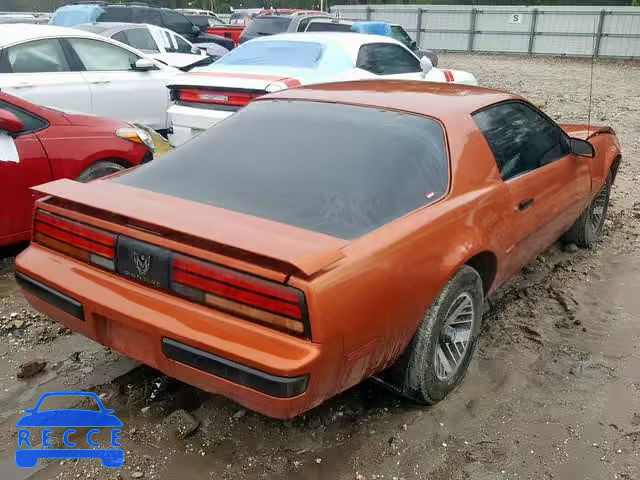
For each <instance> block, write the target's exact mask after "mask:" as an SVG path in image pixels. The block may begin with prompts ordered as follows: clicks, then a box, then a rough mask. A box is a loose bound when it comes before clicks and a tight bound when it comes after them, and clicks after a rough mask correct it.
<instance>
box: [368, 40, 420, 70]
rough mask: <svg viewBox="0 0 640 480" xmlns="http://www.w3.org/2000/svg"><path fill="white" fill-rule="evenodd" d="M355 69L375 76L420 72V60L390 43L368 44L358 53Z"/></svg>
mask: <svg viewBox="0 0 640 480" xmlns="http://www.w3.org/2000/svg"><path fill="white" fill-rule="evenodd" d="M356 67H357V68H361V69H362V70H366V71H368V72H371V73H375V74H376V75H395V74H399V73H413V72H421V71H422V70H421V69H420V60H418V59H417V58H416V57H415V55H413V54H412V53H411V52H408V51H406V50H405V49H404V48H402V47H401V46H399V45H393V44H391V43H369V44H366V45H362V46H361V47H360V51H359V52H358V61H357V62H356Z"/></svg>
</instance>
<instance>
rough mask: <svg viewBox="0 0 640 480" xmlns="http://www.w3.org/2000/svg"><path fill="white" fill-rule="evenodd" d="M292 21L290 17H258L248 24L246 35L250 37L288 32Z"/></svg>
mask: <svg viewBox="0 0 640 480" xmlns="http://www.w3.org/2000/svg"><path fill="white" fill-rule="evenodd" d="M290 23H291V18H290V17H256V18H254V19H253V20H251V22H250V23H249V24H248V25H247V28H245V30H244V35H245V36H248V37H255V36H260V35H275V34H276V33H282V32H286V31H287V29H288V28H289V24H290Z"/></svg>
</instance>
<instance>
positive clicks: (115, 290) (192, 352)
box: [16, 245, 344, 419]
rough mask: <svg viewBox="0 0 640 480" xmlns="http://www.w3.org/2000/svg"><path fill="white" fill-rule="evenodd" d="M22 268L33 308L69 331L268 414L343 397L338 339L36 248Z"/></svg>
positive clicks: (20, 262)
mask: <svg viewBox="0 0 640 480" xmlns="http://www.w3.org/2000/svg"><path fill="white" fill-rule="evenodd" d="M16 272H17V273H16V276H17V277H18V278H19V281H20V283H21V285H22V286H23V289H24V294H25V298H26V299H27V300H28V301H29V302H30V303H31V304H32V305H33V306H34V308H36V309H37V310H39V311H41V312H42V313H44V314H46V315H48V316H50V317H52V318H53V319H54V320H56V321H58V322H60V323H62V324H63V325H65V326H66V327H68V328H70V329H72V330H74V331H77V332H79V333H82V334H83V335H85V336H87V337H89V338H91V339H93V340H96V341H97V342H99V343H101V344H103V345H105V346H107V347H109V348H112V349H114V350H116V351H119V352H121V353H123V354H124V355H126V356H129V357H131V358H134V359H136V360H138V361H140V362H142V363H145V364H147V365H149V366H151V367H153V368H156V369H158V370H160V371H162V372H164V373H166V374H167V375H170V376H172V377H175V378H178V379H180V380H182V381H185V382H187V383H190V384H193V385H196V386H197V387H199V388H202V389H204V390H207V391H210V392H213V393H218V394H221V395H224V396H226V397H228V398H231V399H232V400H235V401H237V402H238V403H240V404H242V405H244V406H246V407H247V408H249V409H252V410H255V411H257V412H260V413H262V414H264V415H268V416H271V417H275V418H283V419H285V418H291V417H294V416H296V415H298V414H300V413H302V412H304V411H306V410H308V409H310V408H312V407H314V406H316V405H318V404H319V403H321V402H322V401H324V400H325V399H327V398H329V397H331V396H332V395H334V394H335V393H337V388H338V385H337V383H338V382H336V379H337V378H339V373H340V371H341V370H342V367H343V360H344V358H343V352H342V345H341V342H339V341H334V342H328V343H323V344H318V343H312V342H309V341H307V340H303V339H299V338H295V337H292V336H290V335H287V334H284V333H281V332H277V331H274V330H271V329H269V328H266V327H262V326H260V325H256V324H253V323H251V322H249V321H245V320H241V319H238V318H235V317H233V316H230V315H227V314H225V313H222V312H217V311H215V310H212V309H209V308H207V307H203V306H200V305H196V304H193V303H191V302H189V301H186V300H183V299H180V298H176V297H173V296H171V295H168V294H166V293H163V292H159V291H156V290H154V289H152V288H149V287H145V286H142V285H139V284H137V283H134V282H131V281H129V280H126V279H123V278H121V277H117V276H115V275H113V274H111V273H109V272H105V271H101V270H98V269H97V268H94V267H91V266H89V265H85V264H83V263H81V262H78V261H75V260H72V259H68V258H67V257H63V256H61V255H59V254H57V253H55V252H51V251H49V250H47V249H45V248H43V247H40V246H37V245H32V246H30V247H29V248H28V249H27V250H25V251H24V252H23V253H22V254H21V255H20V256H19V257H18V258H17V259H16Z"/></svg>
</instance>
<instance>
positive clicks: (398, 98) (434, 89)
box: [257, 80, 522, 123]
mask: <svg viewBox="0 0 640 480" xmlns="http://www.w3.org/2000/svg"><path fill="white" fill-rule="evenodd" d="M269 99H287V100H309V101H317V102H335V103H345V104H350V105H362V106H367V107H373V108H383V109H388V110H399V111H404V112H408V113H416V114H419V115H426V116H429V117H432V118H436V119H438V120H441V121H442V122H443V123H445V122H447V120H448V121H449V122H451V120H455V118H457V117H458V116H459V115H469V114H471V113H473V112H475V111H477V110H480V109H482V108H484V107H486V106H488V105H492V104H494V103H498V102H503V101H507V100H522V98H521V97H519V96H518V95H514V94H511V93H507V92H503V91H501V90H492V89H489V88H482V87H472V86H468V85H459V84H453V83H449V84H447V83H437V82H424V81H409V80H358V81H351V82H336V83H326V84H316V85H307V86H302V87H297V88H291V89H288V90H282V91H280V92H276V93H272V94H269V95H265V96H264V97H260V98H259V99H258V100H257V101H260V100H269Z"/></svg>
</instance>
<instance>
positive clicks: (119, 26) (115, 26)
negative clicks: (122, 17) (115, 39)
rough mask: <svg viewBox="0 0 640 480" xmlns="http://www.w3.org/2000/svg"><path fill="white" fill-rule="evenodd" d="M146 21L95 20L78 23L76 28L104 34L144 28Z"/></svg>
mask: <svg viewBox="0 0 640 480" xmlns="http://www.w3.org/2000/svg"><path fill="white" fill-rule="evenodd" d="M145 27H147V24H146V23H126V22H96V23H85V24H83V25H78V26H77V28H78V29H80V30H84V31H85V32H94V33H101V34H105V33H107V32H109V33H115V32H119V31H121V30H130V29H133V28H145Z"/></svg>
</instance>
